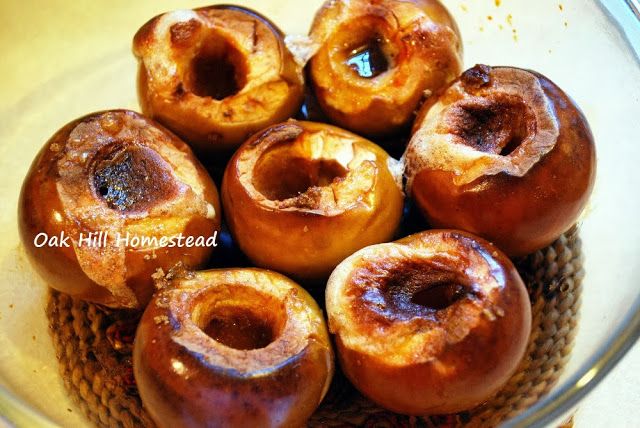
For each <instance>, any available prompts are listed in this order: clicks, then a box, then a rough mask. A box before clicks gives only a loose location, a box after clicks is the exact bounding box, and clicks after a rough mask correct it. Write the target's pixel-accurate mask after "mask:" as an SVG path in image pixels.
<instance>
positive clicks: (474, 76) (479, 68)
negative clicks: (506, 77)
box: [460, 64, 491, 90]
mask: <svg viewBox="0 0 640 428" xmlns="http://www.w3.org/2000/svg"><path fill="white" fill-rule="evenodd" d="M460 82H462V84H463V85H464V87H465V89H466V90H472V89H478V88H481V87H483V86H487V85H490V84H491V67H489V66H488V65H483V64H477V65H476V66H474V67H472V68H470V69H468V70H467V71H465V72H464V73H462V75H461V76H460Z"/></svg>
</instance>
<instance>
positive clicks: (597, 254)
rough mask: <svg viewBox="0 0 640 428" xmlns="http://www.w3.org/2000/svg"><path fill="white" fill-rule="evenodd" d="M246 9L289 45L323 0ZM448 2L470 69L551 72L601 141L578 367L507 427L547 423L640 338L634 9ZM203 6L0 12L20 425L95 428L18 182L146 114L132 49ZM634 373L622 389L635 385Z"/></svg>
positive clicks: (3, 217)
mask: <svg viewBox="0 0 640 428" xmlns="http://www.w3.org/2000/svg"><path fill="white" fill-rule="evenodd" d="M237 3H240V4H246V5H247V6H249V7H251V8H254V9H256V10H258V11H260V12H262V13H263V14H265V15H266V16H269V17H270V18H271V19H273V20H274V21H275V22H276V23H278V25H279V26H280V27H281V28H282V29H284V30H285V31H286V32H287V33H289V34H305V33H306V32H307V30H308V26H309V25H310V22H311V18H312V16H313V14H314V12H315V10H316V9H317V7H318V6H319V5H320V4H321V1H320V0H314V1H305V2H301V1H292V0H270V1H259V0H255V1H238V2H237ZM444 3H445V4H446V5H447V7H448V8H449V10H450V11H451V12H452V14H453V15H454V16H455V18H456V20H457V22H458V25H459V27H460V29H461V32H462V35H463V39H464V48H465V55H464V58H465V67H470V66H472V65H474V64H476V63H486V64H491V65H515V66H519V67H524V68H531V69H535V70H538V71H540V72H542V73H543V74H545V75H547V76H548V77H549V78H551V79H552V80H554V81H555V82H556V83H557V84H558V85H559V86H560V87H562V88H563V89H564V90H565V91H566V92H567V93H568V94H570V95H571V96H572V97H573V98H574V99H575V101H576V102H577V103H578V105H580V106H581V108H582V109H583V111H584V113H585V115H586V116H587V118H588V120H589V122H590V124H591V127H592V130H593V133H594V136H595V139H596V144H597V151H598V177H597V182H596V187H595V190H594V194H593V196H592V198H591V201H590V203H589V206H588V208H587V210H586V212H585V213H584V215H583V217H582V218H581V236H582V239H583V250H584V254H585V258H586V260H585V267H586V272H587V273H586V277H585V281H584V291H583V300H582V314H581V321H580V324H579V332H578V335H577V338H576V343H575V348H574V350H573V353H572V358H571V360H570V363H569V364H568V366H567V367H566V368H565V371H564V373H563V375H562V377H561V379H560V381H559V383H558V384H557V385H556V386H555V388H554V389H553V391H552V392H551V393H550V394H549V395H548V396H546V397H545V398H544V399H542V400H541V401H540V402H538V403H537V404H536V405H534V406H533V407H531V408H530V409H529V410H528V411H526V412H524V413H522V414H520V415H519V416H518V417H516V418H515V419H512V420H510V421H507V422H506V423H505V425H506V426H546V425H549V424H552V423H553V422H554V421H555V422H557V421H560V420H562V418H563V417H564V416H566V415H567V414H569V413H570V412H571V411H572V409H573V408H574V407H575V405H576V404H577V403H578V401H580V400H581V398H583V397H584V396H585V395H586V394H587V393H588V392H589V391H590V390H592V389H593V387H594V386H595V385H596V384H598V382H600V380H602V379H603V378H604V377H605V376H606V375H607V373H609V371H610V370H611V368H612V367H613V366H614V365H615V364H616V363H617V362H618V360H619V359H620V358H621V357H622V356H623V355H624V354H625V352H626V351H627V350H628V349H629V348H630V347H631V346H632V345H633V343H634V342H635V341H636V339H637V337H638V335H640V296H639V295H640V293H639V288H638V279H637V278H638V277H639V275H640V217H639V216H638V215H637V213H638V212H639V211H640V198H638V196H637V195H638V193H637V192H638V190H637V189H639V188H640V168H638V167H637V166H636V164H635V163H636V162H638V161H640V144H638V142H637V139H638V137H637V131H638V129H639V128H638V123H639V122H640V65H639V64H640V63H639V59H638V58H639V55H640V14H639V13H638V10H639V8H638V4H637V2H636V1H635V0H626V1H624V0H611V1H602V2H598V1H584V0H564V1H561V2H558V1H551V0H540V1H536V2H529V1H524V0H520V1H516V0H504V1H502V2H501V1H499V0H482V1H481V0H467V1H457V0H449V1H445V2H444ZM205 4H206V2H189V1H187V2H185V1H182V2H178V1H166V2H152V1H139V2H131V1H124V0H110V1H108V2H107V1H99V2H71V3H69V2H65V1H64V0H55V1H49V2H46V3H39V2H36V1H35V0H23V1H20V2H4V3H3V4H2V6H0V8H1V9H2V13H1V16H2V17H3V18H4V19H3V26H2V30H1V31H0V45H1V46H2V52H3V58H4V64H5V65H4V67H3V71H2V76H3V77H2V83H0V85H1V87H2V92H1V93H2V97H1V99H0V111H1V119H0V141H1V143H0V170H1V171H2V176H3V178H2V180H1V181H0V201H1V209H0V225H1V229H0V230H2V233H3V238H2V240H0V302H1V303H0V414H2V415H3V416H4V418H5V419H6V420H7V421H9V422H10V423H12V424H15V425H18V426H55V425H64V426H83V425H86V424H87V422H86V420H85V419H83V417H82V416H81V415H80V413H79V412H78V411H77V410H76V407H75V406H74V405H72V403H71V402H70V399H69V398H68V397H67V394H66V393H65V391H64V389H63V386H62V382H61V380H60V378H59V375H58V370H57V362H56V360H55V356H54V351H53V346H52V344H51V339H50V337H49V334H48V331H47V330H48V328H47V321H46V319H45V313H44V296H45V291H46V287H45V284H43V283H42V281H41V280H40V279H38V278H37V277H36V276H35V275H34V273H33V271H32V269H31V267H30V266H29V264H28V262H27V260H26V258H25V254H24V251H23V249H22V247H21V244H20V242H19V238H18V232H17V227H16V225H17V221H16V206H17V205H16V204H17V199H18V194H19V190H20V186H21V183H22V179H23V177H24V175H25V174H26V172H27V169H28V167H29V165H30V164H31V161H32V159H33V158H34V156H35V154H36V153H37V151H38V150H39V149H40V147H41V145H42V144H43V143H44V142H45V141H46V140H47V139H48V138H49V137H50V136H51V134H52V133H53V132H54V131H56V130H57V129H58V128H60V127H61V126H62V125H63V124H65V123H67V122H69V121H70V120H72V119H74V118H76V117H79V116H81V115H83V114H85V113H88V112H92V111H97V110H102V109H108V108H118V107H121V108H130V109H134V110H136V109H138V105H137V101H136V91H135V74H136V63H135V61H134V58H133V56H132V55H131V53H130V44H131V38H132V36H133V34H134V33H135V31H136V30H137V29H138V27H139V26H140V25H142V24H143V23H144V22H146V21H147V20H148V19H149V18H151V17H152V16H154V15H156V14H158V13H161V12H164V11H166V10H171V9H177V8H185V7H194V6H202V5H205ZM633 189H636V190H635V191H634V190H633ZM629 376H630V377H629V378H628V380H627V387H633V382H634V380H635V382H638V381H640V378H639V377H638V375H637V374H636V375H635V378H634V377H633V376H634V375H633V374H631V373H630V374H629ZM636 388H637V387H636ZM636 407H638V406H636ZM609 411H611V409H609ZM612 417H613V416H612ZM614 425H615V424H614Z"/></svg>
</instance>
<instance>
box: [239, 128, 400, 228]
mask: <svg viewBox="0 0 640 428" xmlns="http://www.w3.org/2000/svg"><path fill="white" fill-rule="evenodd" d="M230 164H232V165H234V171H235V174H236V175H237V176H238V180H239V182H240V183H241V185H242V187H243V191H244V192H246V193H247V194H248V195H249V196H250V197H251V199H252V200H253V201H256V202H257V203H259V205H260V206H261V207H263V208H264V209H269V210H281V211H290V212H299V213H308V214H320V215H324V216H334V215H339V214H341V213H343V212H345V211H348V210H349V209H351V208H353V207H355V206H358V205H362V206H367V205H370V206H373V205H374V198H375V197H376V193H375V191H374V187H375V185H376V183H377V182H378V181H379V177H378V176H379V174H381V173H382V171H380V169H381V168H385V169H387V170H388V173H390V174H392V175H394V174H395V177H396V179H397V180H398V181H399V175H398V174H397V172H398V165H397V161H395V160H393V158H391V157H389V155H388V154H387V153H386V152H385V151H384V150H382V149H381V148H380V147H378V146H377V145H375V144H374V143H372V142H370V141H368V140H365V139H363V138H361V137H359V136H357V135H355V134H352V133H350V132H348V131H344V130H342V129H340V128H337V127H334V126H330V125H325V124H319V123H313V122H302V121H300V122H298V121H289V122H286V123H282V124H279V125H275V126H273V127H270V128H269V129H268V130H266V131H264V132H262V133H259V134H256V135H255V136H254V137H252V139H250V140H249V141H248V142H247V143H246V144H245V145H244V146H242V147H241V148H240V149H239V150H238V152H237V153H236V155H235V156H234V158H233V159H232V160H231V162H230ZM398 186H400V183H398Z"/></svg>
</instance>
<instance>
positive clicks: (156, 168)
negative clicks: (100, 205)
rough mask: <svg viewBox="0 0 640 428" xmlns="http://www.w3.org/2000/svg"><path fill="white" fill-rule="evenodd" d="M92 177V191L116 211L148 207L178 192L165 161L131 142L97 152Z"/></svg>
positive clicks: (130, 210) (145, 208) (153, 152)
mask: <svg viewBox="0 0 640 428" xmlns="http://www.w3.org/2000/svg"><path fill="white" fill-rule="evenodd" d="M91 178H92V185H93V189H94V191H95V194H96V195H97V196H98V197H99V198H101V199H102V200H103V201H104V202H105V203H106V204H107V206H108V207H109V208H111V209H114V210H118V211H127V212H139V211H145V210H148V209H149V208H151V207H152V206H153V205H155V204H157V203H159V202H162V201H164V200H166V199H168V198H170V197H172V196H173V195H174V194H175V192H176V191H177V189H176V187H175V184H174V183H173V180H172V176H171V173H170V172H169V168H168V165H166V163H165V162H164V160H162V159H161V158H160V156H159V155H158V154H157V153H156V152H155V151H153V150H151V149H150V148H147V147H143V146H138V145H133V144H130V145H125V146H124V147H117V148H115V149H114V148H113V147H111V146H110V147H108V149H107V150H106V153H104V154H100V153H99V154H98V155H97V159H96V161H94V166H93V172H92V176H91Z"/></svg>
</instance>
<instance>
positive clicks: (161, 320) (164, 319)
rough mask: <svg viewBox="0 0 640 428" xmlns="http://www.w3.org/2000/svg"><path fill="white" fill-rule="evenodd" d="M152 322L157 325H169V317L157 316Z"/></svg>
mask: <svg viewBox="0 0 640 428" xmlns="http://www.w3.org/2000/svg"><path fill="white" fill-rule="evenodd" d="M153 322H155V323H156V324H157V325H160V324H163V325H166V324H169V317H168V316H166V315H158V316H157V317H153Z"/></svg>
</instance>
